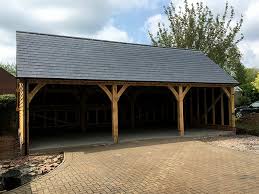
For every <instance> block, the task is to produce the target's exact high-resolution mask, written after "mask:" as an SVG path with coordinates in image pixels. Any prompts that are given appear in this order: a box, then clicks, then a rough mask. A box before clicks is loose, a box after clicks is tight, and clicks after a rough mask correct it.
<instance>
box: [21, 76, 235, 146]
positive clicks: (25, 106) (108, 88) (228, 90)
mask: <svg viewBox="0 0 259 194" xmlns="http://www.w3.org/2000/svg"><path fill="white" fill-rule="evenodd" d="M30 84H36V86H35V87H34V88H33V89H32V91H30V92H29V86H30ZM46 84H64V85H98V86H99V87H100V88H101V89H102V90H103V91H104V92H105V93H106V95H107V96H108V98H109V99H110V101H111V107H112V136H113V140H114V143H118V141H119V135H118V133H119V129H118V101H119V99H120V97H121V96H122V94H123V93H124V92H125V91H126V89H127V88H128V87H129V86H157V87H167V88H168V89H169V90H170V91H171V92H172V93H173V95H174V96H175V98H176V101H177V112H178V114H177V120H178V130H179V133H180V135H181V136H183V135H184V98H185V96H186V94H187V93H188V91H189V90H190V88H192V87H204V112H205V115H204V118H205V124H207V112H208V111H210V110H212V111H213V114H212V115H213V124H215V104H216V103H217V102H218V101H219V100H221V124H222V125H224V122H225V121H224V115H223V114H224V102H223V94H224V93H225V94H226V96H227V97H228V99H229V100H228V101H229V102H228V107H229V118H230V119H229V126H231V127H233V128H234V127H235V115H234V85H226V84H206V83H200V84H198V83H188V84H186V83H168V82H129V81H88V80H61V79H26V80H22V79H21V80H19V82H18V91H19V93H18V96H19V101H18V102H19V109H18V110H19V118H20V120H19V137H20V147H21V150H22V149H23V150H24V149H25V150H26V149H28V144H29V110H30V108H29V105H30V102H31V101H32V99H33V98H34V96H35V95H36V94H37V92H39V91H40V89H41V88H43V87H44V86H45V85H46ZM120 85H121V87H120V89H119V88H118V86H120ZM206 88H212V91H214V89H213V88H222V91H223V92H224V93H223V92H221V94H220V96H219V97H217V98H216V99H215V97H214V95H213V98H212V106H210V107H209V108H208V107H207V99H206V97H207V96H206ZM199 94H200V93H199ZM198 98H199V97H198ZM81 100H83V99H81ZM83 108H84V107H82V111H81V117H85V115H84V114H82V112H84V110H83ZM133 109H134V108H133ZM132 118H133V117H132ZM81 120H82V122H81V127H82V129H83V128H85V123H83V120H84V119H81ZM132 123H133V124H132V126H134V121H133V119H132ZM25 145H26V147H25ZM24 147H25V148H24Z"/></svg>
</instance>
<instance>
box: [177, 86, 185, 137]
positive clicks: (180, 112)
mask: <svg viewBox="0 0 259 194" xmlns="http://www.w3.org/2000/svg"><path fill="white" fill-rule="evenodd" d="M178 95H179V100H178V130H179V134H180V136H184V114H183V87H182V86H179V94H178Z"/></svg>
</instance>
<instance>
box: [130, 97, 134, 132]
mask: <svg viewBox="0 0 259 194" xmlns="http://www.w3.org/2000/svg"><path fill="white" fill-rule="evenodd" d="M130 113H131V116H130V124H131V128H132V129H134V128H135V97H132V98H131V99H130Z"/></svg>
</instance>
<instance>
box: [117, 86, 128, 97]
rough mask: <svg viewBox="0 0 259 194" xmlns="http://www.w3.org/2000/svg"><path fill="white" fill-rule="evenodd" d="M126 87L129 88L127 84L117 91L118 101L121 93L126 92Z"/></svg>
mask: <svg viewBox="0 0 259 194" xmlns="http://www.w3.org/2000/svg"><path fill="white" fill-rule="evenodd" d="M128 87H129V85H128V84H124V85H123V86H122V88H121V89H120V90H119V92H118V95H117V98H118V100H119V99H120V97H121V95H122V94H123V92H125V90H126V89H127V88H128Z"/></svg>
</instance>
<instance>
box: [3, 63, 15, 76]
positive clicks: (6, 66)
mask: <svg viewBox="0 0 259 194" xmlns="http://www.w3.org/2000/svg"><path fill="white" fill-rule="evenodd" d="M0 68H3V69H4V70H6V71H7V72H9V73H10V74H12V75H13V76H15V75H16V66H15V65H13V64H1V63H0Z"/></svg>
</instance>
